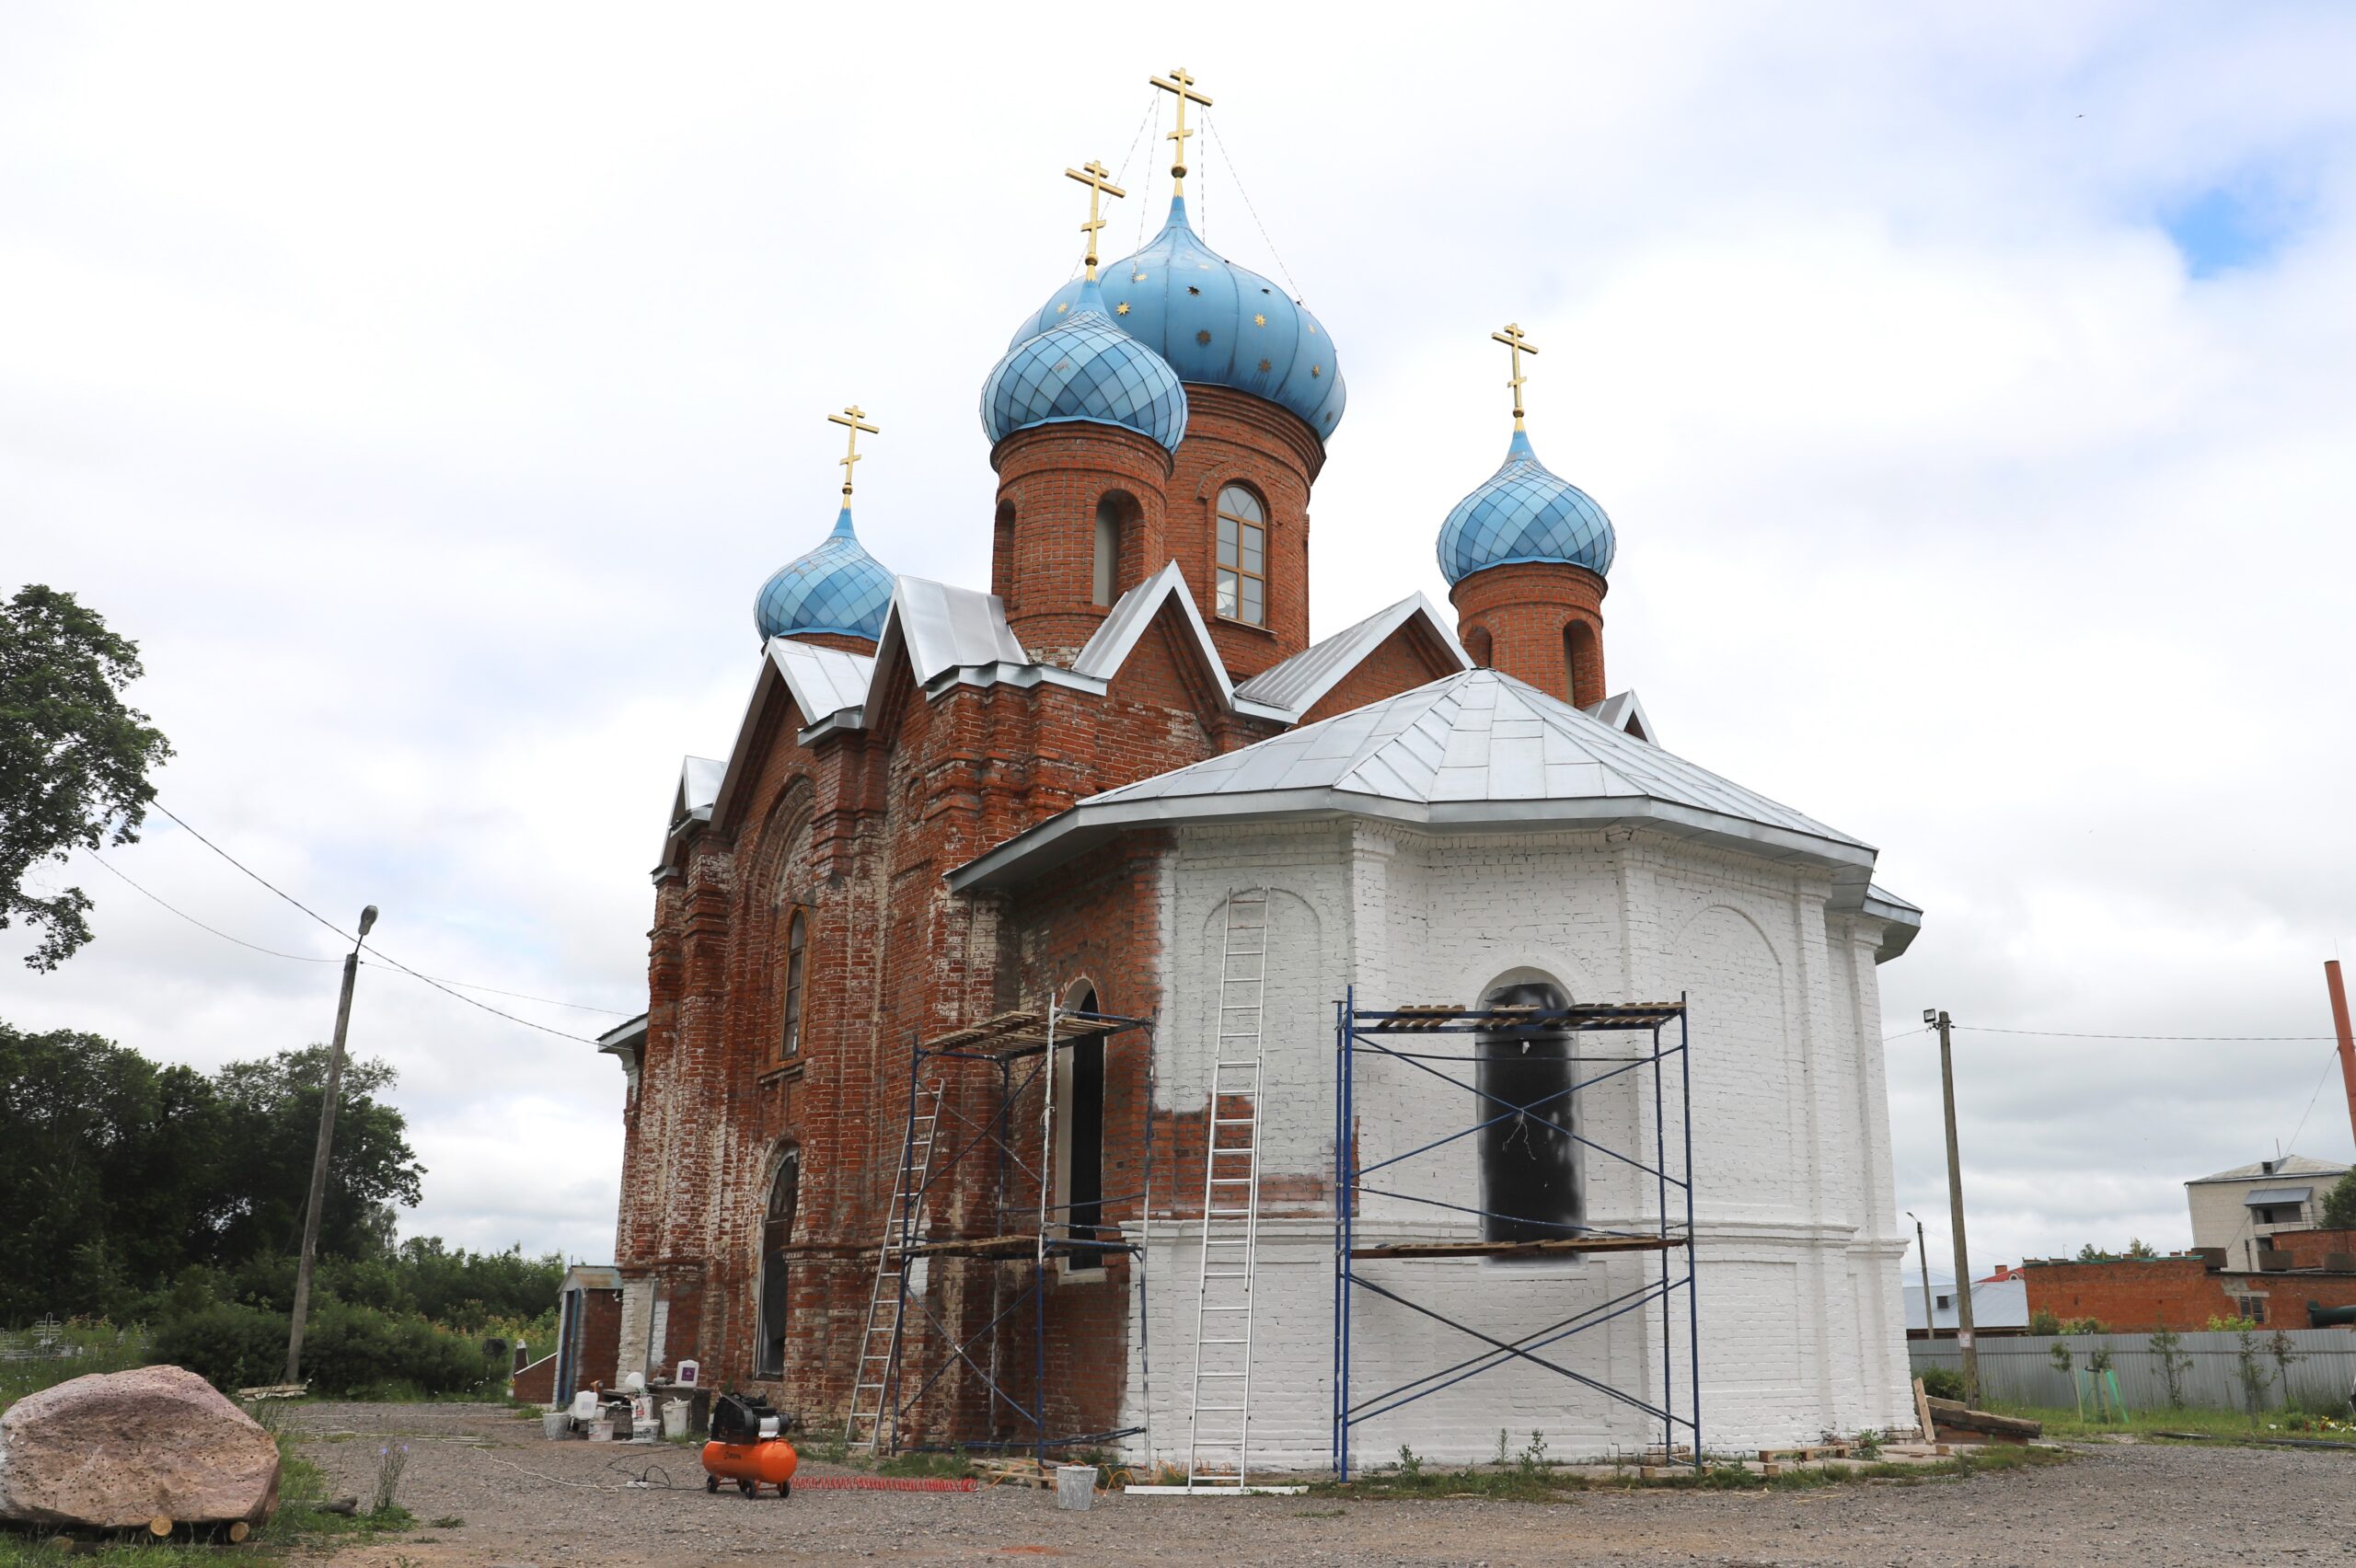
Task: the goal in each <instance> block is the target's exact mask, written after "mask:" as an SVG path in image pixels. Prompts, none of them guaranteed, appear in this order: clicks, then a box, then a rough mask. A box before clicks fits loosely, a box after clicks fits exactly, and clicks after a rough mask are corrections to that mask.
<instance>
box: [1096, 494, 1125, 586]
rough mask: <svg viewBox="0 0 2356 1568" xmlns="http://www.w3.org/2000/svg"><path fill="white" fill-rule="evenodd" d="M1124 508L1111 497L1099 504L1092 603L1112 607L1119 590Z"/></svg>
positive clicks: (1105, 498)
mask: <svg viewBox="0 0 2356 1568" xmlns="http://www.w3.org/2000/svg"><path fill="white" fill-rule="evenodd" d="M1120 579H1121V508H1120V503H1119V502H1115V501H1114V499H1113V498H1112V497H1111V496H1109V495H1108V496H1106V497H1104V498H1103V500H1102V501H1099V502H1097V503H1096V581H1095V585H1094V588H1095V592H1094V594H1093V597H1092V600H1091V602H1092V603H1094V604H1097V605H1110V604H1112V602H1113V599H1114V594H1115V593H1116V592H1117V591H1118V590H1119V588H1120Z"/></svg>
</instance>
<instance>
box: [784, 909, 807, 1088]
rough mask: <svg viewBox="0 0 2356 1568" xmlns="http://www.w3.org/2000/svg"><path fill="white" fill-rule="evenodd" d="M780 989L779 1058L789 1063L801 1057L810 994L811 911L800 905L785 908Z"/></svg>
mask: <svg viewBox="0 0 2356 1568" xmlns="http://www.w3.org/2000/svg"><path fill="white" fill-rule="evenodd" d="M778 987H779V995H778V1030H777V1057H778V1060H779V1061H780V1062H790V1061H792V1060H793V1059H794V1058H795V1057H797V1056H799V1055H802V1004H803V1000H804V999H805V998H806V997H808V996H809V994H810V911H809V910H807V909H805V908H803V906H802V905H798V904H796V905H788V906H787V908H786V914H785V947H784V950H783V951H782V952H781V953H780V958H779V974H778Z"/></svg>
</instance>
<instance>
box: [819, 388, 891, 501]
mask: <svg viewBox="0 0 2356 1568" xmlns="http://www.w3.org/2000/svg"><path fill="white" fill-rule="evenodd" d="M866 419H867V410H866V409H862V408H860V406H859V405H858V404H856V403H853V404H852V405H851V406H850V407H849V408H847V409H844V410H843V411H842V412H841V413H839V414H828V415H827V416H826V422H827V423H828V424H838V425H841V426H843V427H844V428H845V429H847V430H849V432H850V445H849V447H848V448H846V449H845V450H844V452H843V455H842V456H841V457H840V458H838V459H837V461H838V462H840V463H841V464H842V466H843V500H844V501H845V502H849V500H850V475H851V467H850V466H851V465H852V464H853V463H856V462H858V461H859V432H860V431H865V432H867V433H868V434H870V435H881V434H883V432H882V431H880V430H877V429H876V428H875V427H874V426H873V425H872V424H868V423H866V422H865V421H866Z"/></svg>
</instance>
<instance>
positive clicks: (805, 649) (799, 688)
mask: <svg viewBox="0 0 2356 1568" xmlns="http://www.w3.org/2000/svg"><path fill="white" fill-rule="evenodd" d="M768 656H769V659H770V660H771V662H773V663H775V664H776V665H777V669H778V674H780V675H783V676H784V677H785V685H786V688H787V689H788V690H789V691H791V692H792V694H793V706H794V707H796V708H798V709H801V710H802V721H803V723H804V724H815V723H816V722H817V721H819V720H821V719H826V718H829V717H831V716H832V715H834V714H837V713H839V712H841V711H842V710H843V709H846V708H856V707H858V706H859V705H860V703H861V702H862V701H864V700H865V699H866V697H867V683H868V680H869V678H870V677H871V676H872V674H873V673H874V669H875V660H874V658H873V656H872V655H871V654H866V653H846V652H844V651H842V650H841V649H839V648H822V647H819V646H818V645H817V644H816V643H814V642H796V641H795V640H793V639H791V638H790V637H773V638H771V639H769V645H768Z"/></svg>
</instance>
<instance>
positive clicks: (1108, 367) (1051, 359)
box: [982, 279, 1186, 452]
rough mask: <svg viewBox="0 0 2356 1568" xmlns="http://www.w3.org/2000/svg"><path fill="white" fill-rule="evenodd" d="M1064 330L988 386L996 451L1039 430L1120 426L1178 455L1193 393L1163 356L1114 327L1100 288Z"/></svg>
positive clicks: (1083, 299)
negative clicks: (1076, 424) (1017, 435)
mask: <svg viewBox="0 0 2356 1568" xmlns="http://www.w3.org/2000/svg"><path fill="white" fill-rule="evenodd" d="M1073 305H1074V308H1073V309H1072V310H1071V311H1070V312H1069V313H1068V315H1067V316H1066V317H1064V318H1063V319H1062V320H1061V321H1060V322H1058V323H1057V324H1055V325H1052V326H1049V327H1047V328H1046V329H1044V330H1041V331H1039V332H1035V333H1033V334H1031V335H1029V336H1027V337H1025V338H1023V339H1022V340H1021V341H1019V342H1017V343H1016V344H1015V345H1014V346H1013V347H1012V348H1011V349H1009V350H1008V351H1007V352H1006V357H1005V358H1004V359H1001V360H999V362H998V364H997V366H996V367H995V368H994V369H992V370H991V372H990V375H989V379H988V380H987V381H985V382H983V383H982V428H983V429H984V430H986V431H987V432H989V437H990V442H991V444H993V445H995V444H998V443H999V442H1001V441H1004V440H1005V439H1006V438H1007V437H1008V436H1010V435H1012V434H1013V433H1014V432H1016V431H1018V430H1028V429H1030V428H1031V427H1032V426H1033V425H1043V424H1059V423H1063V422H1066V421H1087V422H1089V423H1091V424H1110V425H1121V426H1125V427H1126V428H1127V429H1129V430H1133V431H1136V432H1138V433H1139V434H1142V435H1149V436H1151V437H1152V438H1153V439H1154V440H1156V441H1158V442H1160V443H1161V444H1162V445H1163V446H1164V447H1166V448H1167V449H1169V450H1171V451H1172V452H1174V451H1176V450H1177V449H1178V443H1179V441H1180V440H1181V439H1182V438H1184V435H1185V433H1186V389H1185V388H1184V386H1180V385H1178V377H1177V375H1176V374H1175V373H1174V372H1172V370H1171V368H1170V366H1169V365H1168V364H1167V363H1164V362H1163V360H1162V358H1161V355H1159V354H1157V353H1155V352H1153V351H1152V350H1151V349H1149V348H1148V347H1146V346H1145V345H1144V344H1143V343H1140V342H1138V340H1136V339H1135V338H1132V337H1130V336H1129V335H1128V334H1127V333H1126V332H1124V331H1122V330H1121V329H1119V328H1118V327H1115V326H1114V324H1113V318H1112V317H1111V316H1110V315H1108V314H1107V313H1106V311H1105V309H1104V296H1103V294H1100V293H1098V292H1097V288H1096V283H1095V282H1094V280H1092V279H1089V280H1083V282H1081V284H1080V292H1079V294H1077V295H1076V296H1075V297H1074V301H1073Z"/></svg>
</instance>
